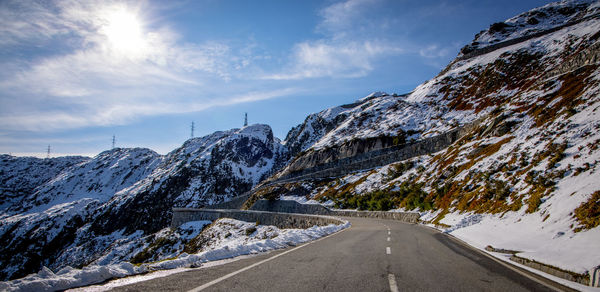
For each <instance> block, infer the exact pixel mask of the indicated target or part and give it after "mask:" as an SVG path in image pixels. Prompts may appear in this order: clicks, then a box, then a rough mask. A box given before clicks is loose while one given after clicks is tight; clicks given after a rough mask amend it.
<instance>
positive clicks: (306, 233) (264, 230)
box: [0, 219, 350, 291]
mask: <svg viewBox="0 0 600 292" xmlns="http://www.w3.org/2000/svg"><path fill="white" fill-rule="evenodd" d="M208 223H209V222H207V221H196V222H188V223H185V224H184V225H182V226H181V227H180V229H182V230H187V229H190V228H191V229H193V230H196V231H195V232H194V233H191V234H189V235H188V237H190V238H191V237H192V236H193V237H195V236H197V235H198V232H197V231H198V230H202V228H203V227H204V226H205V225H207V224H208ZM348 227H350V223H349V222H347V221H345V222H344V223H343V224H339V225H334V224H330V225H327V226H313V227H310V228H307V229H279V228H277V227H274V226H265V225H256V224H254V223H248V222H243V221H238V220H234V219H219V220H218V221H216V222H215V223H214V224H213V225H212V226H211V227H210V228H209V229H208V230H205V231H204V232H207V233H208V234H210V238H211V240H210V242H209V243H208V246H207V247H206V248H205V249H204V250H203V251H201V252H199V253H196V254H187V253H181V254H180V255H178V256H177V257H176V258H174V259H166V260H162V261H158V262H154V263H148V264H142V265H140V266H134V265H132V264H130V263H128V262H118V263H114V264H107V265H99V264H93V265H89V266H86V267H84V268H83V269H75V268H72V267H65V268H62V269H61V270H59V271H58V272H56V273H54V272H52V271H51V270H50V269H48V268H47V267H44V268H43V269H42V270H40V271H39V272H38V273H36V274H31V275H28V276H26V277H25V278H21V279H17V280H12V281H7V282H0V290H2V291H56V290H65V289H69V288H74V287H81V286H86V285H91V284H95V283H100V282H103V281H106V280H108V279H113V278H122V277H126V276H131V275H137V274H141V273H146V272H149V271H159V270H173V269H177V270H175V271H173V272H181V271H185V270H186V269H183V268H189V267H190V266H201V265H205V264H206V263H209V262H214V261H218V260H223V259H230V258H235V257H239V256H243V255H251V254H257V253H261V252H267V251H271V250H275V249H281V248H286V247H289V246H296V245H298V244H302V243H305V242H308V241H311V240H315V239H317V238H320V237H323V236H326V235H329V234H332V233H335V232H338V231H340V230H342V229H344V228H348ZM250 228H254V229H255V231H254V232H253V233H252V234H248V232H247V230H251V229H250ZM168 274H170V273H164V272H163V273H157V274H152V275H150V276H148V277H145V279H148V278H152V277H161V276H166V275H168ZM121 283H123V285H124V284H127V283H129V282H128V281H123V282H121Z"/></svg>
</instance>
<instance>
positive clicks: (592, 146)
mask: <svg viewBox="0 0 600 292" xmlns="http://www.w3.org/2000/svg"><path fill="white" fill-rule="evenodd" d="M599 12H600V2H598V1H561V2H556V3H551V4H548V5H546V6H543V7H540V8H536V9H534V10H532V11H529V12H525V13H523V14H520V15H518V16H516V17H513V18H510V19H508V20H506V21H505V22H503V23H499V24H494V25H492V26H490V28H489V29H488V30H485V31H483V32H481V33H479V34H478V35H477V36H476V37H475V40H474V42H473V44H472V46H471V48H469V50H468V52H465V51H463V52H462V53H460V54H459V56H458V57H457V59H456V60H454V61H453V62H452V63H451V64H450V65H448V67H447V68H445V69H444V70H443V71H442V72H441V73H440V74H439V75H438V76H436V77H435V78H433V79H431V80H429V81H427V82H425V83H423V84H421V85H420V86H418V87H417V88H416V89H415V90H414V91H412V92H411V93H409V94H408V95H406V96H394V95H387V94H382V93H377V94H373V95H371V96H369V97H367V98H364V99H361V100H359V101H357V102H356V103H354V104H351V105H347V106H341V107H334V108H331V109H327V110H324V111H321V112H319V113H317V114H314V115H311V116H309V117H308V118H307V119H306V121H305V122H304V123H303V124H301V125H299V126H297V127H295V128H294V129H292V131H291V132H290V134H289V135H288V137H287V139H286V141H285V143H286V145H288V146H289V147H290V148H293V147H297V149H298V150H297V152H296V153H297V156H296V157H295V158H294V159H293V160H292V162H291V164H289V165H288V166H287V167H286V169H284V170H283V171H282V172H280V173H279V174H278V175H282V174H286V173H289V172H290V171H296V170H298V167H302V166H305V167H312V166H314V165H319V164H320V163H325V162H328V161H330V160H331V159H332V157H344V153H345V152H347V151H354V152H356V151H364V152H367V151H371V150H376V149H367V148H364V147H363V146H364V145H371V144H373V145H376V144H374V143H371V144H367V143H366V142H368V141H369V139H371V140H373V139H375V140H377V139H379V140H381V141H387V140H389V138H386V137H398V138H399V140H404V139H406V140H417V141H418V140H420V139H422V138H425V137H429V136H433V135H437V134H438V133H443V132H445V131H448V130H451V129H455V128H457V127H460V126H462V125H466V124H469V123H470V122H473V121H477V122H478V123H479V124H478V125H477V126H476V127H475V128H474V129H473V130H471V131H470V132H468V133H467V134H466V135H465V136H464V137H462V139H459V140H458V141H456V142H455V143H454V144H452V145H450V147H448V148H446V149H444V150H442V151H440V152H438V153H431V154H430V155H424V156H418V157H414V158H413V159H411V160H408V161H404V162H398V163H393V164H391V165H387V166H383V167H379V168H376V169H372V170H369V171H365V172H358V173H355V174H351V175H347V176H344V177H341V178H336V179H332V180H331V181H322V180H321V181H315V182H311V181H303V182H298V183H296V184H293V183H289V182H288V183H286V184H285V185H283V186H277V187H272V192H273V193H268V191H265V190H263V191H261V193H262V194H264V195H266V196H269V197H276V195H277V193H280V194H285V193H288V192H292V191H293V192H294V193H304V194H306V196H307V198H308V199H318V200H321V201H323V202H325V201H328V202H330V203H332V204H334V205H335V206H337V207H339V208H351V209H355V208H358V209H371V210H380V209H383V210H388V209H396V208H399V209H404V210H419V211H421V212H423V217H422V219H423V220H426V221H429V222H431V223H432V224H439V225H438V226H446V227H447V228H448V229H447V232H450V233H452V234H454V235H456V236H459V237H461V238H463V239H464V240H466V241H467V242H469V243H471V244H473V245H475V246H477V247H480V248H483V247H485V246H486V245H492V246H494V247H499V248H502V249H509V250H516V251H520V253H518V255H519V256H522V257H526V258H530V259H534V260H537V261H539V262H543V263H546V264H549V265H553V266H557V267H560V268H563V269H566V270H569V271H573V272H576V273H581V274H585V273H586V271H588V270H590V269H593V268H594V267H595V266H597V265H598V264H599V263H600V250H599V249H598V245H597V244H596V243H597V242H600V227H599V225H600V213H599V212H598V210H599V208H600V201H598V199H599V198H600V180H598V166H599V164H598V161H600V151H598V150H599V148H600V147H599V145H600V131H599V129H600V111H599V109H600V41H599V39H600V19H599V17H598V15H597V14H598V13H599ZM506 41H508V42H506ZM490 45H492V46H494V47H490ZM467 53H468V54H467ZM400 138H402V139H400ZM349 141H351V142H349ZM360 141H366V142H365V143H361V142H360ZM348 145H362V146H360V147H355V148H354V149H349V148H348V147H347V146H348ZM377 145H378V146H377V147H380V148H381V147H385V145H383V143H379V144H377ZM444 224H445V225H444Z"/></svg>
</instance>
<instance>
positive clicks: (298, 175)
mask: <svg viewBox="0 0 600 292" xmlns="http://www.w3.org/2000/svg"><path fill="white" fill-rule="evenodd" d="M483 120H484V118H481V119H478V120H476V121H474V122H472V123H469V124H466V125H463V126H462V127H459V128H458V129H455V130H451V131H448V132H446V133H443V134H440V135H437V136H434V137H429V138H425V139H421V140H419V141H415V142H412V143H408V144H404V145H398V146H394V147H388V148H383V149H379V150H375V151H370V152H366V153H361V154H358V155H355V156H352V157H347V158H343V159H339V160H336V161H332V162H328V163H323V164H319V165H316V166H312V167H308V168H304V169H302V170H299V171H294V172H291V173H288V174H286V175H284V176H281V177H279V178H278V179H276V180H275V181H273V183H285V182H293V181H299V180H305V179H322V178H329V177H340V176H343V175H346V174H349V173H352V172H355V171H359V170H366V169H371V168H376V167H381V166H384V165H387V164H390V163H393V162H397V161H402V160H407V159H410V158H413V157H416V156H420V155H426V154H430V153H435V152H438V151H441V150H443V149H444V148H446V147H448V146H450V145H451V144H452V143H454V142H455V141H456V140H458V139H460V138H461V137H463V136H464V135H466V134H467V133H468V132H470V131H471V130H472V129H474V128H475V127H476V126H478V125H479V124H480V123H481V122H482V121H483ZM309 155H310V154H309Z"/></svg>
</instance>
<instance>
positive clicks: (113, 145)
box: [112, 134, 115, 149]
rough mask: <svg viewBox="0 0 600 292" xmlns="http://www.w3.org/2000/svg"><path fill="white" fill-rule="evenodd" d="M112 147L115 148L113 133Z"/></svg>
mask: <svg viewBox="0 0 600 292" xmlns="http://www.w3.org/2000/svg"><path fill="white" fill-rule="evenodd" d="M112 149H115V135H114V134H113V140H112Z"/></svg>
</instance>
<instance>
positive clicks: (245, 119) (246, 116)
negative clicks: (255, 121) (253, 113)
mask: <svg viewBox="0 0 600 292" xmlns="http://www.w3.org/2000/svg"><path fill="white" fill-rule="evenodd" d="M245 126H248V113H244V127H245Z"/></svg>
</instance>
